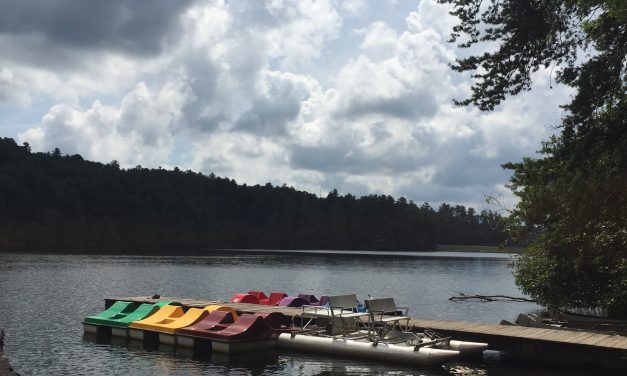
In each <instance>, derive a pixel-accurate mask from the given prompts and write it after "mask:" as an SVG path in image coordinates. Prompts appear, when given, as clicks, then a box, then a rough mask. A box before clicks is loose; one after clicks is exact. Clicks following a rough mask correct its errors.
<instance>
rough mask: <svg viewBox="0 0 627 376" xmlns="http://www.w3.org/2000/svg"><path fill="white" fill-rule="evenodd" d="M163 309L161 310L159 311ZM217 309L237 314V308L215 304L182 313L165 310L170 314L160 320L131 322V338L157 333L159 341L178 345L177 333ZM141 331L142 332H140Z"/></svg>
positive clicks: (143, 337)
mask: <svg viewBox="0 0 627 376" xmlns="http://www.w3.org/2000/svg"><path fill="white" fill-rule="evenodd" d="M166 308H168V306H166V307H164V308H162V309H161V310H163V309H166ZM161 310H159V312H160V311H161ZM216 310H223V311H227V312H230V313H231V314H232V315H234V316H237V314H236V313H235V310H233V309H232V308H230V307H224V306H220V305H213V304H212V305H208V306H206V307H204V308H190V309H189V310H187V312H185V313H184V314H180V311H178V310H176V309H175V310H171V311H170V312H165V313H164V315H165V314H167V313H170V314H169V315H167V316H164V317H161V318H159V319H158V320H151V319H150V317H149V318H147V319H144V320H140V321H136V322H133V323H131V324H130V325H129V328H131V331H132V333H133V334H132V335H131V338H137V339H140V337H142V338H141V339H145V338H146V336H147V335H148V336H151V337H152V338H154V334H157V336H158V340H159V343H162V344H167V345H176V344H177V338H178V337H177V335H176V334H177V332H178V331H179V330H180V329H182V328H185V327H187V326H190V325H194V324H196V323H197V322H199V321H200V320H202V319H203V318H205V317H206V316H207V315H208V314H209V313H211V312H213V311H216ZM155 315H156V314H155ZM153 316H154V315H153ZM140 331H141V332H142V334H139V333H138V332H140Z"/></svg>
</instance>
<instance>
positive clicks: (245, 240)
mask: <svg viewBox="0 0 627 376" xmlns="http://www.w3.org/2000/svg"><path fill="white" fill-rule="evenodd" d="M500 226H501V225H500V224H499V215H498V214H497V213H495V212H492V211H482V212H481V213H477V212H476V211H475V210H474V209H473V208H466V207H464V206H461V205H456V206H451V205H447V204H442V205H440V207H439V208H438V209H437V210H435V209H433V208H432V207H431V206H429V204H427V203H425V204H422V205H420V206H418V205H416V204H415V203H414V202H412V201H408V200H407V199H405V198H399V199H397V200H395V199H394V198H392V197H391V196H386V195H368V196H363V197H360V198H357V197H355V196H353V195H351V194H347V195H344V196H342V195H339V194H338V192H337V191H336V190H333V191H332V192H330V193H329V194H328V195H327V196H326V198H319V197H317V196H316V195H314V194H311V193H307V192H302V191H298V190H296V189H294V188H293V187H288V186H285V185H283V186H273V185H272V184H270V183H268V184H266V185H263V186H261V185H255V186H247V185H246V184H243V185H239V184H237V183H236V182H235V181H234V180H232V179H228V178H221V177H217V176H215V175H214V174H210V175H209V176H206V175H203V174H201V173H197V172H192V171H182V170H180V169H178V168H175V169H174V170H165V169H161V168H159V169H147V168H142V167H141V166H137V167H135V168H130V169H121V168H120V167H119V165H118V163H117V162H116V161H113V162H111V163H108V164H102V163H97V162H90V161H86V160H84V159H83V158H82V157H81V156H80V155H63V154H62V153H61V151H60V150H59V149H55V150H54V151H53V152H51V153H34V152H31V150H30V147H29V145H28V144H26V143H25V144H24V145H22V146H19V145H17V144H16V143H15V141H14V140H13V139H10V138H0V250H13V251H73V252H176V251H184V250H186V249H188V250H190V249H196V250H198V249H220V248H255V249H344V250H397V251H423V250H433V249H434V248H435V246H436V245H437V244H466V245H498V244H500V243H501V242H502V241H503V240H504V235H503V232H502V229H501V227H500Z"/></svg>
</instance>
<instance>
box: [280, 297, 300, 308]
mask: <svg viewBox="0 0 627 376" xmlns="http://www.w3.org/2000/svg"><path fill="white" fill-rule="evenodd" d="M306 304H307V301H306V300H305V299H303V298H299V297H298V296H286V297H285V298H283V299H281V301H280V302H279V304H278V305H279V306H281V307H302V306H304V305H306Z"/></svg>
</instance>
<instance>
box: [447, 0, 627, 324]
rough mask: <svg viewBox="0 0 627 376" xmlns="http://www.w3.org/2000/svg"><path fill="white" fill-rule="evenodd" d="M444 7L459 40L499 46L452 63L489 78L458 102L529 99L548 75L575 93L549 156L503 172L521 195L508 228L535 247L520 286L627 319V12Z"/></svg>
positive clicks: (610, 5) (626, 6)
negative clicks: (543, 71) (541, 75)
mask: <svg viewBox="0 0 627 376" xmlns="http://www.w3.org/2000/svg"><path fill="white" fill-rule="evenodd" d="M440 2H441V3H450V4H452V5H453V6H454V10H453V11H452V14H454V15H456V16H458V17H459V19H460V24H459V25H457V26H456V27H455V28H454V29H453V33H452V41H457V40H459V39H460V38H463V37H465V38H467V39H465V42H464V43H462V46H463V47H469V46H472V45H474V44H476V43H479V42H484V41H490V42H494V43H495V44H497V48H496V50H495V51H493V52H488V53H484V54H480V55H478V56H471V57H468V58H465V59H460V60H458V61H457V62H456V64H455V65H453V69H455V70H458V71H472V72H478V73H476V74H475V75H474V77H475V78H476V81H475V84H474V85H473V88H472V95H471V97H470V98H468V99H465V100H462V101H459V102H458V103H460V104H475V105H477V106H478V107H479V108H481V109H483V110H492V109H494V108H495V106H496V105H498V104H499V103H500V102H501V101H502V100H504V99H505V98H506V96H507V95H508V94H517V93H519V92H520V91H522V90H528V89H529V88H530V86H531V74H532V73H533V72H534V71H537V70H538V69H540V68H541V67H550V68H551V69H555V72H556V77H557V81H558V82H562V83H564V84H567V85H570V86H572V87H573V88H575V89H576V94H575V95H574V97H573V98H572V101H571V103H570V104H568V105H567V106H565V109H566V110H567V111H568V114H567V116H565V117H564V119H563V121H562V124H561V133H560V134H559V135H556V136H554V137H552V138H551V139H550V140H549V141H548V142H546V143H544V145H543V148H542V150H541V152H542V154H543V157H542V158H539V159H534V158H524V159H523V161H522V162H520V163H507V164H505V165H504V167H506V168H508V169H512V170H513V172H514V174H513V176H512V177H511V180H510V188H511V189H512V190H513V192H514V193H515V194H516V195H517V196H518V197H519V198H520V202H519V204H518V205H517V206H516V208H515V209H514V210H513V212H512V213H511V215H510V216H509V217H508V218H507V219H506V222H507V231H508V232H509V233H510V235H511V236H512V237H513V238H515V239H520V238H523V237H530V236H531V237H533V238H535V242H534V243H533V245H532V246H531V247H530V248H529V251H528V252H527V253H526V254H525V255H524V256H523V257H521V259H520V260H519V261H518V262H517V263H516V264H515V276H516V281H517V283H518V285H519V286H520V287H521V288H522V290H523V291H524V292H526V293H528V294H530V295H531V296H533V297H534V298H536V299H537V300H538V301H539V302H540V303H543V304H545V305H553V306H558V307H568V306H570V307H586V306H593V307H594V306H602V307H606V308H610V309H611V310H613V311H614V312H619V313H623V314H624V313H627V267H626V265H627V261H626V260H627V152H626V150H627V124H626V123H625V117H626V116H625V115H626V114H627V98H626V92H627V58H626V56H627V3H625V2H624V1H616V0H607V1H599V0H597V1H589V0H555V1H516V0H509V1H491V2H489V3H488V4H485V3H482V2H481V1H468V0H440Z"/></svg>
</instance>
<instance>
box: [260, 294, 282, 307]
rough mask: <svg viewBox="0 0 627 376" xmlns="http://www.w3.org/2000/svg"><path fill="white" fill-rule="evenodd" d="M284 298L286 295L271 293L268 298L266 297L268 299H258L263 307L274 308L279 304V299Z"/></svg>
mask: <svg viewBox="0 0 627 376" xmlns="http://www.w3.org/2000/svg"><path fill="white" fill-rule="evenodd" d="M286 296H287V294H286V293H284V292H273V293H270V297H268V299H259V303H261V304H264V305H272V306H275V305H277V304H279V302H280V301H281V299H283V298H285V297H286Z"/></svg>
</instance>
